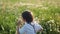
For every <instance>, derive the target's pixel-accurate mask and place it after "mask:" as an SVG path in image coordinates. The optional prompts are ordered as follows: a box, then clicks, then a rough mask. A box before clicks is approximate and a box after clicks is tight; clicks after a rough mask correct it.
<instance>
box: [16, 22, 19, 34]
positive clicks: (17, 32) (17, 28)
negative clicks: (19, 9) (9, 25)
mask: <svg viewBox="0 0 60 34" xmlns="http://www.w3.org/2000/svg"><path fill="white" fill-rule="evenodd" d="M19 29H20V21H18V22H17V27H16V34H20V32H19Z"/></svg>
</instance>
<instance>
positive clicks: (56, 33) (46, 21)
mask: <svg viewBox="0 0 60 34" xmlns="http://www.w3.org/2000/svg"><path fill="white" fill-rule="evenodd" d="M24 10H30V11H32V12H33V15H34V18H35V20H36V21H38V20H39V24H40V25H42V27H43V31H42V32H38V33H37V34H60V0H0V34H16V22H17V19H18V18H19V16H21V13H22V12H23V11H24Z"/></svg>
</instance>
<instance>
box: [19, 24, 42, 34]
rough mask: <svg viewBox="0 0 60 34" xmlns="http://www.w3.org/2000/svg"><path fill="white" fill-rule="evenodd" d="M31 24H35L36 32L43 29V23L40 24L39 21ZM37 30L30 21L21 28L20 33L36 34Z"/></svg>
mask: <svg viewBox="0 0 60 34" xmlns="http://www.w3.org/2000/svg"><path fill="white" fill-rule="evenodd" d="M31 24H32V25H34V27H35V31H36V32H38V31H39V30H41V29H43V28H42V27H41V25H39V24H38V23H31ZM35 31H34V28H33V27H32V26H31V25H30V24H28V23H25V25H24V26H23V27H22V28H21V29H19V32H20V34H36V32H35Z"/></svg>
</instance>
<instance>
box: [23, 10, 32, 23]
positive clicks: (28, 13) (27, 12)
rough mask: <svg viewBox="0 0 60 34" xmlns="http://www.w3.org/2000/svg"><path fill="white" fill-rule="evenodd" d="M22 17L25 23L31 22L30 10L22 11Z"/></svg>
mask: <svg viewBox="0 0 60 34" xmlns="http://www.w3.org/2000/svg"><path fill="white" fill-rule="evenodd" d="M22 17H23V19H25V20H26V22H27V23H31V22H32V21H33V16H32V14H31V12H29V11H24V12H23V13H22Z"/></svg>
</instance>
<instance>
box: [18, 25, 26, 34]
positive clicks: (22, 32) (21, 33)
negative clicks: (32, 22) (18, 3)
mask: <svg viewBox="0 0 60 34" xmlns="http://www.w3.org/2000/svg"><path fill="white" fill-rule="evenodd" d="M19 32H20V34H24V33H25V32H26V27H25V26H24V27H22V28H21V29H19Z"/></svg>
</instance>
